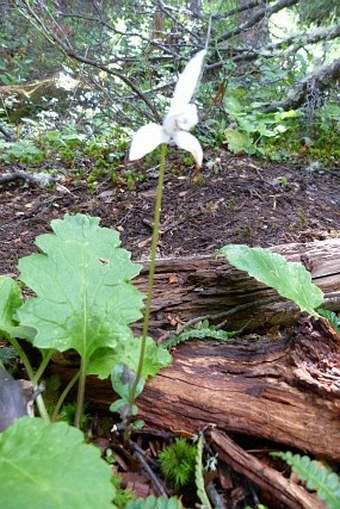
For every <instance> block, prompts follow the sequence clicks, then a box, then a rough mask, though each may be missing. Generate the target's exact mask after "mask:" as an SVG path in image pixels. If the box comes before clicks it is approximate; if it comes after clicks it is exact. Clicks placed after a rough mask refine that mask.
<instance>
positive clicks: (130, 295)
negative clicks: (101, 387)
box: [18, 214, 143, 375]
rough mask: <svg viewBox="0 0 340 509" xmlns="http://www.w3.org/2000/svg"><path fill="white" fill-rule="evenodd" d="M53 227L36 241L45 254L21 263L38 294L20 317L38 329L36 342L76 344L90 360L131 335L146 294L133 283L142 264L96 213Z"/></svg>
mask: <svg viewBox="0 0 340 509" xmlns="http://www.w3.org/2000/svg"><path fill="white" fill-rule="evenodd" d="M51 226H52V229H53V233H51V234H45V235H40V236H39V237H37V239H36V244H37V246H38V247H39V248H40V249H41V251H42V254H33V255H31V256H27V257H25V258H22V259H21V260H20V262H19V270H20V278H21V280H22V281H24V283H25V284H26V285H28V286H29V287H30V288H31V289H32V290H33V291H34V292H35V293H36V297H35V298H33V299H31V300H29V301H28V302H26V303H25V304H24V306H23V307H21V308H20V310H19V311H18V316H19V318H20V321H21V323H22V324H24V325H29V326H32V327H35V328H36V330H37V335H36V337H35V338H34V345H35V346H37V347H39V348H55V349H56V350H59V351H64V350H67V349H70V348H74V349H75V350H76V351H77V352H78V353H79V354H80V355H81V356H82V357H83V359H85V362H88V360H89V359H90V357H91V355H92V354H93V353H94V352H95V351H96V349H97V348H102V347H110V348H112V347H115V346H116V345H117V344H118V342H119V341H125V340H127V339H129V338H131V337H132V332H131V330H130V328H129V326H128V324H130V323H131V322H134V321H135V320H137V319H139V318H140V317H141V312H140V309H141V307H142V297H143V296H142V294H141V293H140V292H139V291H138V290H137V289H136V288H135V287H134V286H132V284H130V282H129V281H130V279H131V278H133V277H134V276H136V275H137V274H138V273H139V272H140V269H141V266H140V265H136V264H133V263H132V262H131V261H130V253H129V252H128V251H126V250H125V249H122V248H120V247H119V246H120V241H119V234H118V232H116V231H112V230H110V229H108V228H101V227H99V218H97V217H87V216H84V215H82V214H77V215H75V216H70V215H68V214H67V215H65V217H64V219H63V220H60V219H58V220H54V221H52V223H51ZM111 368H112V365H111V367H110V370H109V371H108V372H107V375H108V374H109V373H110V371H111Z"/></svg>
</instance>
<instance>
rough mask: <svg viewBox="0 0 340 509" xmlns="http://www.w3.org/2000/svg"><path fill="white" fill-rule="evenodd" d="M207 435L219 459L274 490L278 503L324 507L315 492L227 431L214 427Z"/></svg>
mask: <svg viewBox="0 0 340 509" xmlns="http://www.w3.org/2000/svg"><path fill="white" fill-rule="evenodd" d="M208 437H209V438H210V441H211V443H212V446H213V448H214V449H215V451H216V452H217V453H218V457H219V459H220V460H222V461H225V462H226V463H227V464H228V465H230V466H231V467H232V468H233V469H234V470H235V471H236V472H238V473H239V474H241V475H244V476H245V477H246V478H247V479H248V480H249V481H250V482H252V483H254V484H256V485H257V486H258V487H259V488H262V489H264V490H265V491H267V492H269V493H271V494H272V495H273V496H274V497H275V500H277V501H278V502H281V503H283V504H285V505H286V506H287V507H291V508H292V509H310V508H311V507H313V509H324V507H325V506H324V504H323V503H322V502H320V501H319V500H318V499H317V498H316V496H315V495H312V494H311V493H308V491H306V490H305V489H304V488H303V487H302V486H299V485H298V484H296V483H295V482H293V481H291V480H290V479H286V478H285V477H283V475H281V474H280V473H279V472H277V471H276V470H274V469H273V468H271V467H269V466H268V465H266V464H264V463H262V461H260V460H258V459H257V458H255V457H254V456H253V455H251V454H249V453H247V452H246V451H244V450H243V449H242V448H241V447H239V446H238V445H237V444H236V443H235V442H234V441H233V440H231V438H229V437H228V436H227V435H226V434H225V433H223V432H221V431H219V430H215V429H212V430H211V431H209V432H208Z"/></svg>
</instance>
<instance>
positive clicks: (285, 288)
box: [218, 244, 323, 317]
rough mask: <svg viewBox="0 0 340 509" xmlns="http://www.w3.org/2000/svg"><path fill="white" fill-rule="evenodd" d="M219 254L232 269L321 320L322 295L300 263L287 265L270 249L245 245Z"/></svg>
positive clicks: (230, 247)
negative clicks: (272, 289)
mask: <svg viewBox="0 0 340 509" xmlns="http://www.w3.org/2000/svg"><path fill="white" fill-rule="evenodd" d="M218 254H223V255H225V256H226V258H227V259H228V261H229V263H230V264H231V265H234V267H236V268H237V269H239V270H243V271H245V272H248V274H249V275H250V276H253V277H255V278H256V279H257V280H258V281H261V283H264V284H265V285H267V286H270V287H272V288H274V289H275V290H276V291H277V292H278V293H279V294H280V295H281V296H282V297H285V298H286V299H290V300H292V301H293V302H295V304H297V306H299V308H300V309H301V311H306V312H307V313H309V314H311V315H314V316H316V317H319V314H318V312H317V311H316V308H318V307H319V306H320V305H321V304H322V302H323V293H322V291H321V290H320V288H318V287H317V286H316V285H315V284H314V283H312V278H311V275H310V273H309V272H308V271H307V270H306V269H305V267H304V266H303V265H302V264H301V263H297V262H288V261H287V260H286V259H285V258H284V257H283V256H281V255H279V254H277V253H273V252H272V251H271V250H270V249H263V248H257V247H253V248H252V247H248V246H246V245H243V244H229V245H227V246H224V247H222V248H221V249H220V250H219V251H218Z"/></svg>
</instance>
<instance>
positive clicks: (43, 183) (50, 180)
mask: <svg viewBox="0 0 340 509" xmlns="http://www.w3.org/2000/svg"><path fill="white" fill-rule="evenodd" d="M17 179H21V180H26V182H28V183H29V184H34V185H38V186H39V187H41V188H45V187H47V186H48V185H49V184H54V183H55V182H57V180H58V178H57V177H51V176H50V175H47V174H46V173H42V172H39V173H37V174H36V175H32V174H31V173H28V172H27V171H24V170H19V169H17V168H14V169H13V171H12V172H11V173H4V174H3V175H1V176H0V185H2V184H7V183H8V182H13V181H14V180H17Z"/></svg>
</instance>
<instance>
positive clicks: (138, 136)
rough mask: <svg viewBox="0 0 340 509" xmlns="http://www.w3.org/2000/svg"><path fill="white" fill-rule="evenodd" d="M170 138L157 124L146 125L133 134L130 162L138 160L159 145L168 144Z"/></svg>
mask: <svg viewBox="0 0 340 509" xmlns="http://www.w3.org/2000/svg"><path fill="white" fill-rule="evenodd" d="M169 140H170V136H169V135H168V134H167V133H166V132H165V131H164V129H163V127H162V126H161V125H158V124H153V123H152V124H146V125H144V126H143V127H141V128H140V129H138V131H136V132H135V134H134V136H133V138H132V143H131V147H130V152H129V159H130V161H134V160H135V159H140V158H141V157H143V156H145V155H146V154H148V153H149V152H152V151H153V150H154V149H155V148H156V147H158V145H160V144H161V143H168V142H169Z"/></svg>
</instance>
